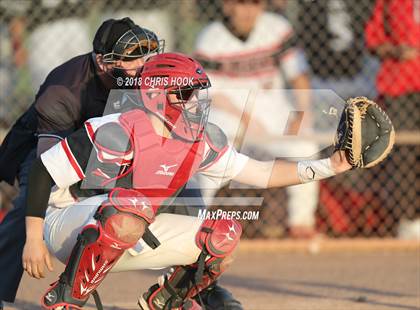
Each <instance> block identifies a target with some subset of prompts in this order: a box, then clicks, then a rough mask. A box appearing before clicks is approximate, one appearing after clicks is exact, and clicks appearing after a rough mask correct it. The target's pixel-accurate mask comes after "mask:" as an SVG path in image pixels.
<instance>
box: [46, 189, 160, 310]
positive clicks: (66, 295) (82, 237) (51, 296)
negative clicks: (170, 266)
mask: <svg viewBox="0 0 420 310" xmlns="http://www.w3.org/2000/svg"><path fill="white" fill-rule="evenodd" d="M154 215H155V214H154V211H153V209H152V207H151V205H150V203H149V201H148V200H147V198H145V197H144V196H143V195H141V194H140V193H138V192H136V191H133V190H125V189H118V188H117V189H114V190H113V191H112V192H111V193H110V194H109V196H108V200H106V201H104V202H103V203H102V204H101V206H99V208H98V210H97V211H96V213H95V215H94V218H95V219H96V220H97V224H96V225H92V224H90V225H87V226H85V227H84V228H83V230H82V232H81V233H80V234H79V236H78V238H77V242H76V245H75V246H74V248H73V250H72V252H71V254H70V257H69V260H68V262H67V265H66V268H65V270H64V272H63V273H62V274H61V275H60V278H59V280H58V281H57V282H55V283H54V284H52V286H51V287H50V288H49V290H48V291H47V292H46V293H45V295H44V296H43V298H42V300H41V303H42V305H43V307H44V308H45V309H56V308H59V309H81V307H82V306H83V305H84V304H85V303H86V301H87V300H88V298H89V296H90V293H91V292H92V291H94V290H95V289H96V288H97V287H98V286H99V284H100V283H101V282H102V280H103V279H104V278H105V276H106V275H107V273H108V272H109V270H111V268H112V267H113V266H114V265H115V263H116V262H117V261H118V259H119V258H120V257H121V255H122V254H123V253H124V251H125V250H126V249H129V248H131V247H133V246H134V245H135V244H136V242H137V241H138V240H139V239H140V238H141V237H142V236H143V234H144V231H145V229H146V226H147V224H149V223H151V222H152V221H153V220H154ZM69 220H71V219H69Z"/></svg>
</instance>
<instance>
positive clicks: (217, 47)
mask: <svg viewBox="0 0 420 310" xmlns="http://www.w3.org/2000/svg"><path fill="white" fill-rule="evenodd" d="M293 36H294V32H293V29H292V27H291V25H290V23H289V22H288V21H287V19H286V18H284V17H282V16H281V15H277V14H273V13H268V12H265V13H262V14H261V15H260V16H259V17H258V19H257V21H256V24H255V26H254V29H253V30H252V32H251V33H250V34H249V37H248V38H247V40H246V41H242V40H241V39H239V38H237V37H236V36H234V35H233V34H232V33H231V32H230V30H229V29H228V28H227V27H226V26H225V25H224V24H223V23H222V22H213V23H211V24H209V25H208V26H206V27H205V28H204V29H203V30H202V31H201V33H200V34H199V36H198V39H197V42H196V47H195V53H196V55H197V57H198V58H199V59H200V60H204V61H203V63H204V66H205V68H206V71H207V72H208V74H209V76H210V80H211V83H212V86H213V87H212V89H213V94H218V93H222V94H224V95H226V96H227V97H228V98H229V99H230V101H231V102H232V104H234V105H235V106H236V107H237V108H238V109H240V110H243V107H244V104H245V102H246V99H247V98H248V95H249V94H248V93H249V90H251V89H253V90H258V93H257V95H256V97H257V101H256V102H255V108H254V111H253V115H254V116H255V117H258V119H259V121H260V123H262V124H265V125H266V128H265V129H266V130H267V131H268V132H269V133H271V134H272V135H278V134H281V133H282V132H283V128H278V126H273V122H276V124H279V123H282V124H284V125H285V123H286V120H287V116H288V111H289V110H290V109H291V108H292V107H291V104H290V101H289V100H288V98H287V97H286V92H284V91H283V90H284V88H286V82H287V81H288V80H293V79H294V78H296V77H297V76H299V75H300V74H302V73H304V72H306V71H307V69H308V66H307V63H306V60H305V58H304V56H303V52H302V51H301V50H300V49H298V48H296V47H294V46H290V47H289V48H287V44H288V42H290V40H291V39H292V38H293ZM207 61H208V62H209V63H210V64H211V63H213V64H214V63H217V66H213V68H212V65H208V66H206V62H207ZM210 120H211V121H212V122H214V123H216V124H218V125H219V126H221V127H222V128H223V130H224V131H225V132H226V133H227V134H228V136H229V137H230V138H231V136H232V134H235V133H236V130H237V127H236V128H235V126H232V124H233V123H235V122H234V121H233V120H232V115H226V113H225V112H222V111H220V109H217V108H213V109H212V112H211V113H210ZM236 121H237V122H238V120H236ZM229 124H230V125H231V126H229ZM235 125H236V123H235ZM280 127H281V126H280Z"/></svg>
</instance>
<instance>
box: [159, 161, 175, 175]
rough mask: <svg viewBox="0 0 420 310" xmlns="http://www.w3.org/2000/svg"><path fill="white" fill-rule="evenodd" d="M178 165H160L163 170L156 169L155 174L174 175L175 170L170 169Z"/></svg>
mask: <svg viewBox="0 0 420 310" xmlns="http://www.w3.org/2000/svg"><path fill="white" fill-rule="evenodd" d="M176 166H178V165H177V164H175V165H160V167H161V168H162V169H161V170H158V171H156V173H155V174H158V175H167V176H171V177H172V176H174V174H175V172H174V171H169V169H171V168H174V167H176Z"/></svg>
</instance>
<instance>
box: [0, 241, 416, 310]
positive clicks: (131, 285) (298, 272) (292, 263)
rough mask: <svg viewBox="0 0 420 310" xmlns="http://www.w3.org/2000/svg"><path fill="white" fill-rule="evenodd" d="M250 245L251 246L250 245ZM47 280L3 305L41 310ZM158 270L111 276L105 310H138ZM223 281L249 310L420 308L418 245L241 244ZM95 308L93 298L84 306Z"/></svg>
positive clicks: (25, 287)
mask: <svg viewBox="0 0 420 310" xmlns="http://www.w3.org/2000/svg"><path fill="white" fill-rule="evenodd" d="M251 248H252V246H251ZM62 268H63V265H60V264H59V263H58V262H56V264H55V269H56V271H55V272H54V273H53V274H50V275H49V276H48V278H47V279H44V280H33V279H29V278H28V277H26V276H25V277H24V279H23V282H22V285H21V289H20V292H19V294H18V297H17V301H16V303H15V304H14V305H13V306H12V305H11V304H8V305H6V307H5V309H28V310H29V309H31V310H32V309H40V307H39V306H38V304H39V303H38V301H39V298H40V296H41V294H42V292H43V291H44V290H45V289H46V287H47V286H48V284H49V283H51V282H53V281H54V280H55V279H56V276H57V275H58V271H61V270H62ZM159 274H160V273H159V272H156V271H136V272H131V273H119V274H111V275H110V276H109V277H108V278H107V279H106V280H105V282H104V283H103V285H102V287H101V288H100V289H99V292H100V294H101V297H102V300H103V303H104V306H105V309H114V310H121V309H137V306H136V301H137V296H138V295H139V293H141V292H143V291H144V290H146V289H147V288H148V287H149V286H150V285H151V284H152V283H154V281H156V277H157V276H158V275H159ZM221 283H222V284H223V285H224V286H225V287H227V288H229V289H230V290H231V291H232V292H233V293H234V294H235V296H236V297H237V298H238V299H239V300H241V302H242V303H243V305H244V308H245V309H250V310H258V309H260V310H283V309H284V310H306V309H308V310H329V309H331V310H341V309H343V310H347V309H356V310H387V309H401V310H404V309H407V310H414V309H420V247H418V250H414V251H413V250H411V251H396V250H391V251H381V250H374V251H353V250H351V249H348V250H340V251H335V252H322V251H321V252H320V253H318V254H309V253H306V252H302V251H297V252H294V251H289V252H287V253H286V252H285V251H281V250H270V251H264V250H261V249H260V248H258V251H257V252H253V251H250V247H249V245H248V247H247V248H246V249H244V248H242V249H241V251H240V252H239V254H238V258H237V261H236V264H235V265H234V266H233V268H232V269H231V270H230V271H229V272H227V274H226V275H225V276H223V278H222V281H221ZM86 308H87V309H95V308H94V307H93V300H91V301H90V302H89V304H88V306H87V307H86Z"/></svg>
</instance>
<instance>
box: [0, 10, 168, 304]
mask: <svg viewBox="0 0 420 310" xmlns="http://www.w3.org/2000/svg"><path fill="white" fill-rule="evenodd" d="M162 50H163V44H162V41H159V40H158V38H157V36H156V35H155V34H154V33H153V32H151V31H149V30H147V29H145V28H142V27H139V26H138V25H136V24H134V22H133V21H132V20H131V19H129V18H123V19H119V20H114V19H110V20H107V21H105V22H104V23H103V24H102V25H101V26H100V27H99V29H98V31H97V32H96V35H95V38H94V40H93V52H91V53H88V54H85V55H80V56H77V57H75V58H73V59H70V60H69V61H67V62H66V63H64V64H62V65H60V66H58V67H57V68H55V69H54V70H52V71H51V73H50V74H49V75H48V76H47V78H46V80H45V82H44V83H43V84H42V85H41V87H40V89H39V91H38V93H37V95H36V97H35V102H34V103H33V104H32V105H31V106H30V107H29V109H28V110H27V111H26V112H25V113H24V114H23V115H22V116H21V117H20V118H19V119H18V121H17V122H16V123H15V124H14V126H13V127H12V129H11V131H10V132H9V133H8V135H7V136H6V138H5V140H4V142H3V144H2V145H1V148H0V181H2V180H4V181H6V182H8V183H9V184H12V185H13V184H14V182H15V179H16V178H17V180H18V182H19V188H20V194H19V196H18V197H17V198H16V200H15V201H14V208H13V209H12V210H11V211H10V212H9V213H8V214H7V216H6V217H5V218H4V220H3V222H2V223H1V225H0V274H1V276H0V309H2V308H3V307H2V301H6V302H14V300H15V297H16V292H17V289H18V286H19V282H20V279H21V278H22V273H23V269H22V263H21V257H22V250H23V246H24V244H25V235H26V233H25V209H26V205H25V200H26V198H25V196H26V185H27V178H28V169H29V167H30V165H31V163H32V161H33V160H34V159H35V158H36V156H37V153H38V155H39V154H40V153H42V152H43V151H45V150H46V149H48V148H49V147H50V146H52V145H53V144H55V143H57V142H58V141H60V140H61V139H62V138H63V137H65V136H67V135H68V134H69V133H71V132H73V131H75V130H76V129H78V128H80V127H81V126H82V124H83V123H84V121H86V120H87V119H89V118H91V117H96V116H101V115H102V114H103V112H104V109H105V105H106V102H107V99H108V95H109V92H110V90H111V89H114V88H120V87H119V86H121V81H126V80H127V78H129V77H135V76H136V75H137V74H138V72H139V69H141V67H142V66H143V63H144V59H145V58H144V56H147V55H149V54H151V53H159V52H161V51H162ZM117 84H119V85H117ZM123 86H124V85H123ZM27 237H28V238H30V237H31V236H27Z"/></svg>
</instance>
